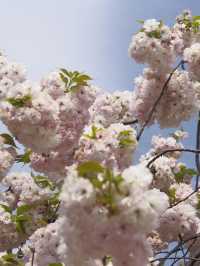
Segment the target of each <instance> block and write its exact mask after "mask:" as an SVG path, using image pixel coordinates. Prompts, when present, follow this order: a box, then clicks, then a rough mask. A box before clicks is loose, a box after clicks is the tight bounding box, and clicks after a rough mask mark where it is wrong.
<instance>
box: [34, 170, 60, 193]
mask: <svg viewBox="0 0 200 266" xmlns="http://www.w3.org/2000/svg"><path fill="white" fill-rule="evenodd" d="M32 177H33V179H34V181H35V183H36V184H37V185H38V186H39V187H41V188H46V187H49V188H50V189H51V190H55V185H54V183H53V182H52V181H51V180H49V178H48V177H46V176H42V175H36V176H34V175H33V174H32Z"/></svg>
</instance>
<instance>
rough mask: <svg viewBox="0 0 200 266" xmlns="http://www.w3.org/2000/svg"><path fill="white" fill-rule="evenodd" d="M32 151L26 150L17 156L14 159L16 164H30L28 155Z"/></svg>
mask: <svg viewBox="0 0 200 266" xmlns="http://www.w3.org/2000/svg"><path fill="white" fill-rule="evenodd" d="M31 153H32V151H31V150H30V149H27V150H26V152H25V153H24V154H19V155H17V157H16V162H17V163H23V164H28V163H30V161H31V160H30V155H31Z"/></svg>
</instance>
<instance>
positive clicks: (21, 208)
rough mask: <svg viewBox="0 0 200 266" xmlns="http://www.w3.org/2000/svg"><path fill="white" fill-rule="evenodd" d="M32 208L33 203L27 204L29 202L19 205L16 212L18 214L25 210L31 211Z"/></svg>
mask: <svg viewBox="0 0 200 266" xmlns="http://www.w3.org/2000/svg"><path fill="white" fill-rule="evenodd" d="M31 208H32V206H31V205H27V204H25V205H21V206H19V207H17V210H16V214H17V215H21V214H24V213H25V212H28V211H30V210H31Z"/></svg>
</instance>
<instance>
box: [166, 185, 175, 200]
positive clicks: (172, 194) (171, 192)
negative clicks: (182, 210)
mask: <svg viewBox="0 0 200 266" xmlns="http://www.w3.org/2000/svg"><path fill="white" fill-rule="evenodd" d="M167 194H168V196H169V201H170V203H171V204H173V203H175V202H176V189H175V188H170V189H169V190H168V192H167Z"/></svg>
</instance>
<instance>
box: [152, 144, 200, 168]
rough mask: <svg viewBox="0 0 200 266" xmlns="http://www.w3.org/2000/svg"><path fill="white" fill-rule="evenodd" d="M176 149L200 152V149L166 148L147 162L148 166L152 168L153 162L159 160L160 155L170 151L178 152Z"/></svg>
mask: <svg viewBox="0 0 200 266" xmlns="http://www.w3.org/2000/svg"><path fill="white" fill-rule="evenodd" d="M176 151H180V152H190V153H198V154H199V153H200V149H198V150H196V149H181V148H180V149H167V150H164V151H162V152H160V153H159V154H157V155H156V156H155V157H153V158H152V159H151V160H150V161H149V162H148V164H147V167H148V168H150V166H151V164H152V163H153V162H154V161H155V160H157V159H158V158H159V157H161V156H163V155H165V154H166V153H169V152H176Z"/></svg>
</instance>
